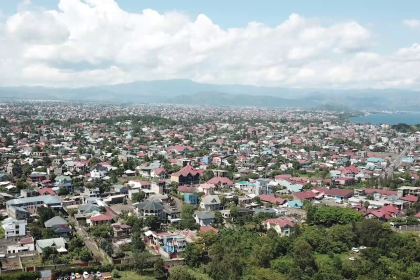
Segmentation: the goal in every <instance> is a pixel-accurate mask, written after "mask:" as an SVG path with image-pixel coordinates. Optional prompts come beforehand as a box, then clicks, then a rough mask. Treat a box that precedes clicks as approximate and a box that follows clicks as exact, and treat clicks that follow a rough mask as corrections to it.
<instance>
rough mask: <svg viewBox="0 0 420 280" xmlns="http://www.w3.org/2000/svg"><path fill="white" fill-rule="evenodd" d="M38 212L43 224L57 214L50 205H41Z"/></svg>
mask: <svg viewBox="0 0 420 280" xmlns="http://www.w3.org/2000/svg"><path fill="white" fill-rule="evenodd" d="M37 214H38V217H39V221H40V223H41V224H42V225H43V224H44V223H45V222H46V221H48V220H49V219H52V218H54V217H55V216H56V215H55V213H54V211H53V210H52V209H51V208H49V207H39V208H38V209H37Z"/></svg>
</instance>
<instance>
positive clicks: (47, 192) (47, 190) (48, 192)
mask: <svg viewBox="0 0 420 280" xmlns="http://www.w3.org/2000/svg"><path fill="white" fill-rule="evenodd" d="M38 192H39V194H40V195H55V192H54V191H53V189H52V188H42V189H40V190H39V191H38Z"/></svg>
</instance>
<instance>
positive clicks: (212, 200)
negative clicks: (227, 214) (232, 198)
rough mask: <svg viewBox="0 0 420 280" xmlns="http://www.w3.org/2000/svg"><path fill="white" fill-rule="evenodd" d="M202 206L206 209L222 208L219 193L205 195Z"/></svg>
mask: <svg viewBox="0 0 420 280" xmlns="http://www.w3.org/2000/svg"><path fill="white" fill-rule="evenodd" d="M200 207H201V208H202V209H204V210H206V211H216V210H219V209H220V199H219V196H217V195H204V196H203V197H202V198H201V202H200Z"/></svg>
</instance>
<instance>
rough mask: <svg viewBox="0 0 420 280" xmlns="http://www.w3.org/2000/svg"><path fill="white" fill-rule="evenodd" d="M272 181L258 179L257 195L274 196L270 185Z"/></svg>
mask: <svg viewBox="0 0 420 280" xmlns="http://www.w3.org/2000/svg"><path fill="white" fill-rule="evenodd" d="M270 181H271V180H270V179H262V178H260V179H257V180H255V194H256V195H261V194H267V195H269V194H272V193H273V186H272V185H270V184H269V183H270Z"/></svg>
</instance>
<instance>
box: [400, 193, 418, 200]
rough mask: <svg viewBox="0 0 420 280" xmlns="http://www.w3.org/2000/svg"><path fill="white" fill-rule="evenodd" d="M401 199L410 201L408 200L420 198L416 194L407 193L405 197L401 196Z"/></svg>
mask: <svg viewBox="0 0 420 280" xmlns="http://www.w3.org/2000/svg"><path fill="white" fill-rule="evenodd" d="M401 199H402V200H405V201H408V202H417V200H419V199H418V197H416V196H414V195H412V194H410V195H407V196H404V197H401Z"/></svg>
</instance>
